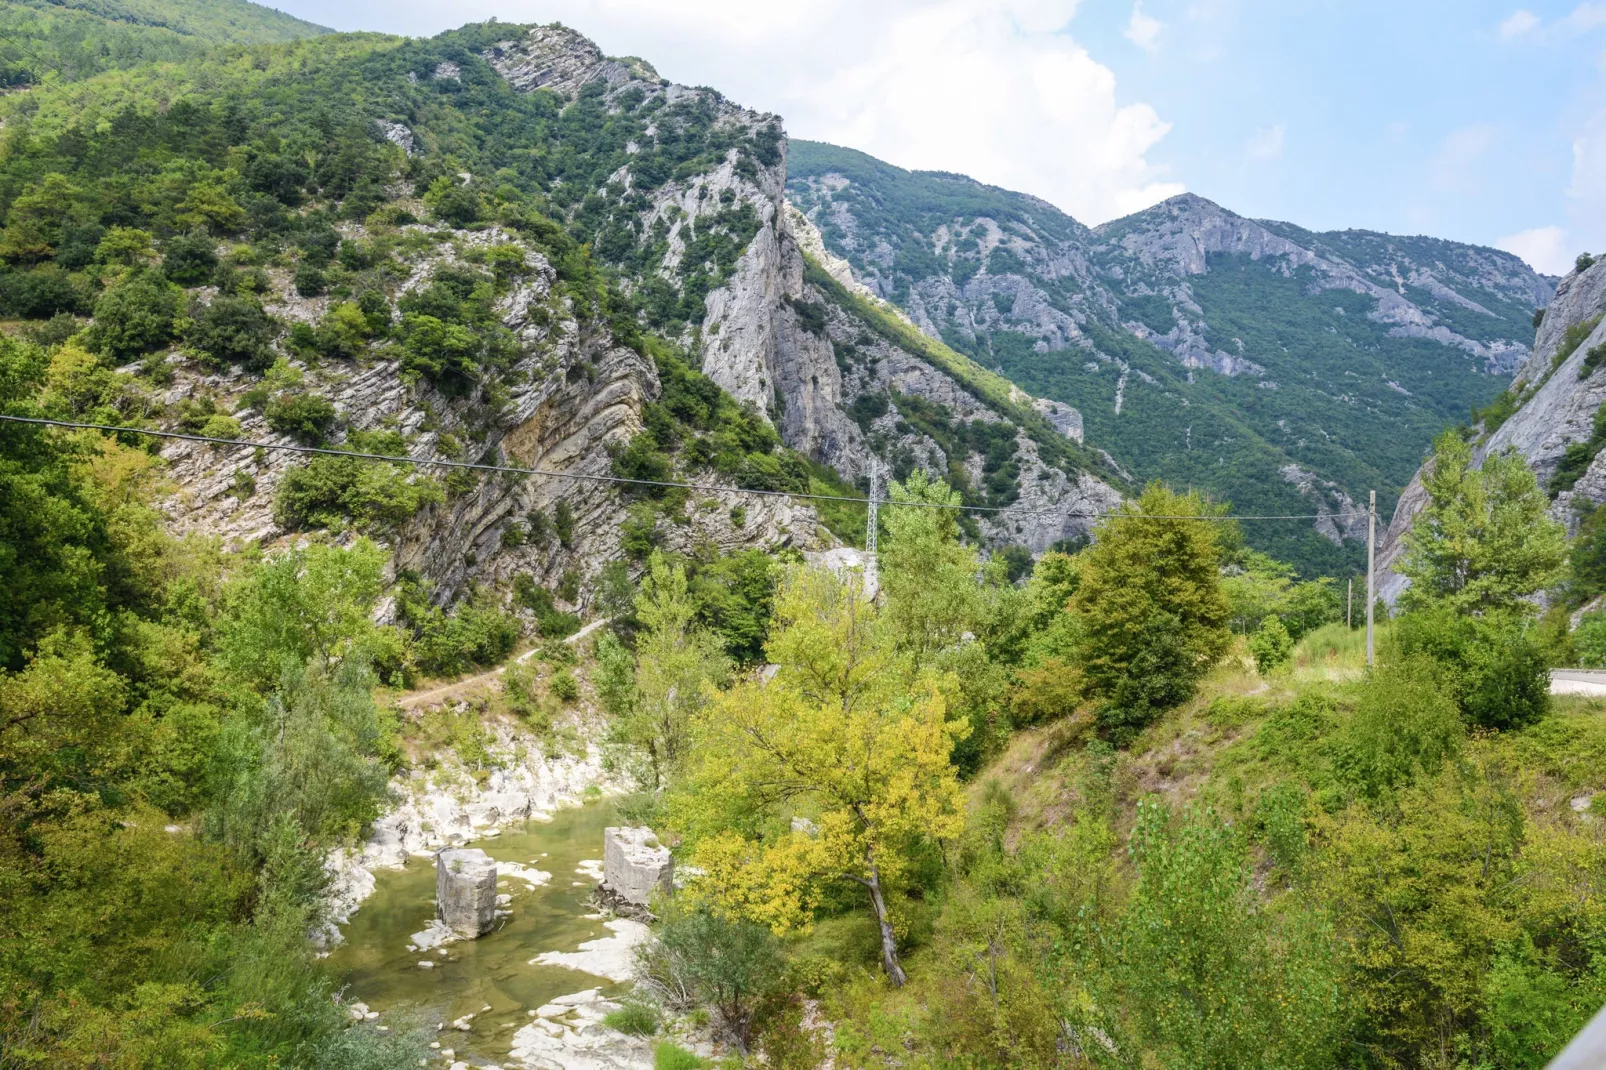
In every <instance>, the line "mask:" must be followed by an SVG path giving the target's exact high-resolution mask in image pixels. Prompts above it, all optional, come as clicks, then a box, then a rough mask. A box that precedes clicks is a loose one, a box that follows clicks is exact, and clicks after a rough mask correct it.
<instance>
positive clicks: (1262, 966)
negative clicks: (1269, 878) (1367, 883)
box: [1086, 801, 1346, 1070]
mask: <svg viewBox="0 0 1606 1070" xmlns="http://www.w3.org/2000/svg"><path fill="white" fill-rule="evenodd" d="M1130 851H1131V854H1132V859H1133V863H1134V865H1135V867H1136V869H1137V873H1138V882H1137V886H1136V888H1134V889H1133V892H1132V897H1131V899H1130V900H1128V902H1127V904H1126V906H1125V908H1124V910H1123V911H1122V914H1121V917H1120V920H1119V923H1118V926H1117V928H1116V931H1115V934H1114V938H1113V940H1112V944H1113V946H1112V947H1111V948H1110V949H1109V952H1108V956H1109V966H1108V973H1107V974H1106V975H1105V976H1104V977H1101V978H1100V979H1099V980H1098V981H1096V982H1095V991H1096V992H1097V993H1098V994H1099V996H1102V997H1103V998H1102V999H1098V1000H1097V1005H1100V1006H1101V1007H1102V1008H1108V1009H1105V1010H1104V1011H1103V1013H1104V1015H1107V1016H1108V1017H1105V1018H1104V1019H1103V1020H1104V1021H1105V1022H1107V1023H1108V1025H1107V1032H1108V1034H1109V1035H1110V1036H1111V1038H1112V1039H1113V1040H1114V1041H1115V1050H1114V1051H1111V1050H1109V1049H1107V1048H1105V1047H1104V1046H1102V1045H1099V1044H1096V1043H1093V1044H1088V1045H1087V1047H1086V1051H1087V1053H1088V1054H1089V1055H1090V1056H1091V1057H1092V1058H1093V1060H1094V1062H1095V1063H1096V1064H1099V1065H1109V1066H1122V1065H1128V1064H1127V1063H1126V1061H1125V1059H1124V1058H1123V1051H1124V1049H1125V1048H1127V1047H1136V1048H1138V1049H1139V1050H1141V1051H1143V1052H1145V1053H1146V1056H1147V1058H1148V1059H1150V1060H1152V1061H1153V1063H1154V1065H1157V1066H1163V1067H1176V1068H1178V1070H1181V1068H1182V1067H1190V1068H1191V1067H1220V1068H1223V1070H1225V1068H1227V1067H1237V1066H1244V1065H1247V1064H1249V1063H1261V1064H1265V1065H1275V1066H1289V1067H1310V1068H1313V1070H1314V1068H1315V1067H1322V1066H1331V1065H1333V1060H1334V1058H1335V1056H1336V1054H1337V1052H1338V1050H1339V1039H1340V1036H1341V1030H1342V1028H1343V1026H1344V1024H1345V1022H1344V1018H1345V1011H1346V1008H1345V1005H1344V999H1343V995H1342V988H1341V985H1340V978H1339V975H1338V971H1337V970H1336V969H1335V963H1334V956H1333V942H1332V933H1331V930H1330V928H1329V927H1328V925H1327V924H1326V923H1325V919H1324V918H1323V917H1322V916H1321V915H1320V914H1319V913H1314V912H1310V911H1307V910H1301V909H1298V908H1294V909H1292V910H1290V911H1289V912H1288V913H1286V914H1284V915H1282V916H1280V917H1272V916H1269V915H1268V914H1266V913H1265V912H1263V911H1262V910H1260V909H1259V908H1258V906H1257V905H1256V904H1255V902H1254V900H1253V897H1252V896H1251V894H1250V891H1249V886H1250V871H1249V865H1248V858H1247V852H1246V850H1245V846H1244V843H1243V840H1242V838H1241V837H1240V836H1239V834H1238V833H1237V832H1236V831H1235V830H1233V829H1232V828H1230V827H1228V826H1227V825H1225V824H1224V823H1223V822H1222V821H1221V820H1220V819H1219V818H1217V817H1216V815H1214V814H1212V813H1210V812H1208V811H1199V810H1190V811H1188V812H1186V813H1185V814H1184V815H1182V817H1181V819H1180V820H1178V819H1176V818H1174V817H1173V815H1172V814H1171V813H1170V811H1169V809H1168V808H1167V807H1165V806H1164V805H1163V804H1160V803H1158V802H1153V801H1147V802H1141V803H1139V805H1138V816H1137V827H1136V828H1135V829H1134V830H1133V832H1132V841H1131V847H1130ZM1089 1024H1092V1023H1089Z"/></svg>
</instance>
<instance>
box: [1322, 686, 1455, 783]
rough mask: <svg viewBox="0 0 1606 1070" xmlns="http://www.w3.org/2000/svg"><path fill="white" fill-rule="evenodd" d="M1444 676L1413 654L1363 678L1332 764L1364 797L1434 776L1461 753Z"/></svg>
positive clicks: (1450, 689)
mask: <svg viewBox="0 0 1606 1070" xmlns="http://www.w3.org/2000/svg"><path fill="white" fill-rule="evenodd" d="M1446 676H1447V674H1446V672H1445V669H1444V667H1443V666H1441V665H1439V664H1437V663H1435V662H1434V661H1432V660H1431V659H1429V658H1426V657H1423V656H1421V655H1413V656H1409V657H1406V658H1404V659H1401V660H1398V661H1388V662H1385V663H1384V664H1383V665H1382V666H1381V667H1379V668H1378V669H1377V670H1376V671H1375V672H1374V673H1373V674H1372V675H1371V676H1370V677H1369V678H1368V679H1367V681H1366V684H1365V685H1364V686H1363V687H1362V689H1361V695H1360V701H1359V703H1357V705H1356V708H1355V714H1354V716H1353V717H1352V718H1351V719H1350V722H1349V724H1348V725H1347V726H1345V729H1344V732H1343V733H1342V735H1341V736H1340V739H1339V743H1338V752H1337V754H1336V756H1335V758H1334V763H1333V764H1334V766H1335V768H1336V770H1337V772H1338V774H1339V776H1340V777H1341V778H1342V779H1343V780H1345V781H1346V782H1348V783H1349V785H1350V786H1351V787H1353V788H1354V789H1356V790H1357V791H1358V792H1359V793H1360V794H1361V796H1362V797H1363V798H1366V799H1369V800H1376V799H1378V798H1380V797H1381V796H1383V795H1384V794H1385V793H1387V792H1389V791H1392V790H1393V789H1395V788H1398V787H1401V786H1403V785H1405V784H1407V783H1409V782H1410V781H1411V780H1412V779H1413V778H1414V777H1416V776H1417V775H1418V774H1422V773H1426V774H1430V775H1431V774H1432V773H1435V772H1437V771H1438V769H1439V766H1440V765H1441V764H1443V762H1444V761H1445V759H1447V758H1450V757H1452V756H1453V755H1455V754H1456V752H1457V751H1458V750H1459V749H1460V747H1461V742H1462V739H1463V737H1464V735H1465V732H1464V730H1463V728H1462V724H1461V715H1460V711H1459V710H1458V709H1457V707H1456V703H1455V699H1454V697H1453V691H1452V688H1451V686H1450V684H1449V681H1448V679H1447V678H1446Z"/></svg>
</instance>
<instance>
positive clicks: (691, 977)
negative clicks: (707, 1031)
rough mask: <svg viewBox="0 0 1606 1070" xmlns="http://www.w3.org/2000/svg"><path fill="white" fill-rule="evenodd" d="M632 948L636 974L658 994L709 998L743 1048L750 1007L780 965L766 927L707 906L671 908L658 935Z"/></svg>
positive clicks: (676, 999)
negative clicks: (725, 915)
mask: <svg viewBox="0 0 1606 1070" xmlns="http://www.w3.org/2000/svg"><path fill="white" fill-rule="evenodd" d="M637 954H638V955H639V956H640V957H639V960H638V967H639V970H640V974H641V976H642V977H644V978H645V979H646V983H647V984H649V985H651V986H652V987H653V988H655V989H656V990H657V991H658V993H659V995H660V996H662V997H663V998H664V999H665V1000H666V1001H667V1002H669V1003H670V1004H671V1005H677V1004H678V1005H681V1006H685V1005H686V1004H687V1003H688V1002H691V1003H705V1004H708V1005H709V1006H710V1007H711V1008H712V1009H713V1011H714V1014H715V1016H716V1018H717V1019H718V1021H719V1024H720V1026H721V1027H722V1028H723V1029H724V1030H725V1031H726V1032H727V1033H728V1034H729V1035H730V1037H731V1039H732V1040H733V1041H734V1042H735V1043H736V1045H737V1046H738V1047H739V1048H740V1049H741V1050H742V1051H744V1052H745V1051H747V1049H748V1045H749V1044H750V1043H751V1041H752V1033H753V1025H754V1012H755V1011H756V1010H757V1009H758V1006H759V1002H760V1001H761V1000H762V999H763V998H764V997H765V996H766V995H768V994H769V993H770V992H772V991H773V990H774V988H775V987H776V985H777V983H778V982H779V980H780V978H781V976H782V971H783V970H784V967H785V960H784V959H783V958H782V955H781V949H780V944H779V943H778V942H777V941H776V939H775V936H774V935H773V934H772V933H771V932H770V931H769V929H767V928H765V927H764V926H762V925H756V924H754V923H753V922H750V921H737V920H733V919H730V918H727V917H724V916H723V915H720V914H716V913H714V912H712V911H711V910H708V909H698V910H691V911H685V912H671V913H670V914H669V915H668V916H667V917H665V918H664V921H663V924H662V925H661V926H660V928H659V932H658V941H657V942H656V943H653V944H648V945H643V946H642V947H641V949H640V950H639V951H638V952H637Z"/></svg>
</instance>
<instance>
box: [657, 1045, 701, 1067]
mask: <svg viewBox="0 0 1606 1070" xmlns="http://www.w3.org/2000/svg"><path fill="white" fill-rule="evenodd" d="M707 1065H708V1060H706V1059H704V1058H702V1057H701V1056H699V1055H697V1054H696V1053H694V1052H689V1051H687V1050H686V1049H685V1048H683V1047H681V1046H680V1045H679V1044H676V1043H674V1042H673V1041H668V1040H666V1041H663V1042H662V1043H660V1044H659V1045H658V1047H657V1048H656V1049H654V1051H653V1053H652V1070H700V1068H701V1067H704V1066H707Z"/></svg>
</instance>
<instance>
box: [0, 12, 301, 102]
mask: <svg viewBox="0 0 1606 1070" xmlns="http://www.w3.org/2000/svg"><path fill="white" fill-rule="evenodd" d="M328 32H329V30H327V29H325V28H324V27H322V26H317V25H314V24H313V23H310V22H303V21H302V20H301V19H297V18H293V17H292V16H290V15H286V14H284V13H283V12H281V11H276V10H274V9H273V8H269V7H263V6H261V5H258V4H252V3H247V2H246V0H6V2H5V3H3V4H0V85H6V86H18V85H32V84H36V83H39V82H42V81H45V80H47V79H51V78H55V79H58V80H66V81H74V80H77V79H81V78H88V77H90V76H92V75H95V74H99V73H100V72H102V71H108V70H119V69H123V68H127V67H133V66H136V65H138V64H141V63H151V62H156V61H162V60H177V59H182V58H184V57H186V56H190V55H194V54H195V53H197V52H199V51H201V50H203V49H206V48H211V47H216V46H218V45H253V44H272V43H276V42H283V41H293V40H296V39H298V38H302V37H312V36H315V35H317V34H325V33H328Z"/></svg>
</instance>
